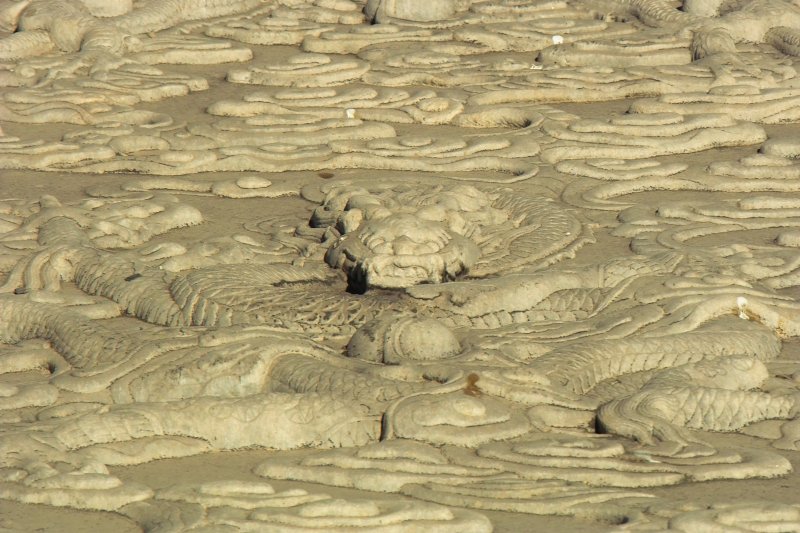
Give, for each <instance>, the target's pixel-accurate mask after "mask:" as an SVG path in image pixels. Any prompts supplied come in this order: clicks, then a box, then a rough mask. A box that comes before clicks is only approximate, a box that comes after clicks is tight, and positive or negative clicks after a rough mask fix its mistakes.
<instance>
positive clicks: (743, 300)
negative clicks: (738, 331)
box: [736, 296, 750, 320]
mask: <svg viewBox="0 0 800 533" xmlns="http://www.w3.org/2000/svg"><path fill="white" fill-rule="evenodd" d="M746 305H747V298H745V297H744V296H739V297H738V298H736V307H738V308H739V318H741V319H742V320H749V319H750V317H748V316H747V313H746V312H745V310H744V308H745V306H746Z"/></svg>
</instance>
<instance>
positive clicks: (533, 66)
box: [531, 63, 544, 70]
mask: <svg viewBox="0 0 800 533" xmlns="http://www.w3.org/2000/svg"><path fill="white" fill-rule="evenodd" d="M543 68H544V67H543V66H542V65H537V64H536V63H534V64H533V65H531V70H542V69H543Z"/></svg>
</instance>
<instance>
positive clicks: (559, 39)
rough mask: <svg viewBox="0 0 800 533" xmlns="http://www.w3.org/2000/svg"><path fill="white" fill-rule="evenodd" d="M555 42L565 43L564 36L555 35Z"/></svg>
mask: <svg viewBox="0 0 800 533" xmlns="http://www.w3.org/2000/svg"><path fill="white" fill-rule="evenodd" d="M553 44H564V38H563V37H562V36H561V35H553Z"/></svg>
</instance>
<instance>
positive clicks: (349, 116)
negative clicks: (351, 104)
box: [344, 108, 356, 118]
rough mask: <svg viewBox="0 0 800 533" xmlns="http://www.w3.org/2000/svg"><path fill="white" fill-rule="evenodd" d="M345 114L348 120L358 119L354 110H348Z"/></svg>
mask: <svg viewBox="0 0 800 533" xmlns="http://www.w3.org/2000/svg"><path fill="white" fill-rule="evenodd" d="M344 114H345V115H346V116H347V118H356V110H355V109H353V108H350V109H346V110H345V112H344Z"/></svg>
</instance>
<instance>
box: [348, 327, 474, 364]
mask: <svg viewBox="0 0 800 533" xmlns="http://www.w3.org/2000/svg"><path fill="white" fill-rule="evenodd" d="M460 351H461V344H460V343H459V341H458V339H457V338H456V336H455V335H454V334H453V332H452V331H451V330H450V329H449V328H448V327H447V326H445V325H444V324H442V323H441V322H439V321H438V320H434V319H432V318H417V317H404V318H399V319H398V317H397V316H394V315H384V316H382V317H379V318H377V319H375V320H372V321H370V322H367V323H366V324H364V325H363V326H362V327H360V328H359V329H358V331H356V332H355V334H353V336H352V337H351V338H350V342H349V343H348V345H347V355H349V356H350V357H355V358H358V359H365V360H367V361H374V362H383V363H387V364H399V363H402V362H404V361H408V360H411V361H437V360H440V359H446V358H448V357H452V356H454V355H456V354H457V353H459V352H460Z"/></svg>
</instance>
